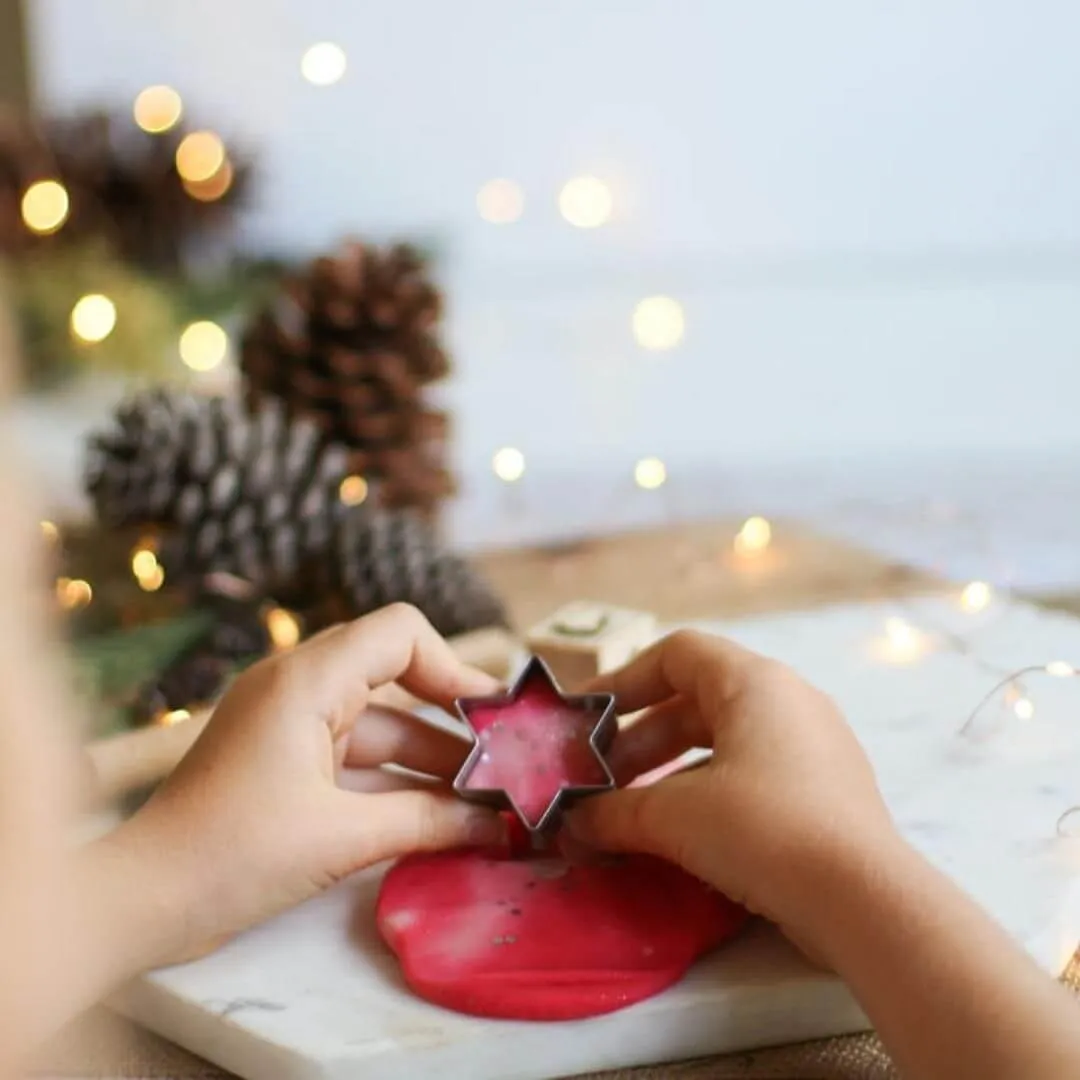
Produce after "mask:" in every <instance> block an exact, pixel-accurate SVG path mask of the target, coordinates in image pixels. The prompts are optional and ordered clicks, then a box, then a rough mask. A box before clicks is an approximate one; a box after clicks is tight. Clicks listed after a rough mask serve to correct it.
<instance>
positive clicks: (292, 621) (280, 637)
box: [266, 608, 300, 649]
mask: <svg viewBox="0 0 1080 1080" xmlns="http://www.w3.org/2000/svg"><path fill="white" fill-rule="evenodd" d="M266 631H267V633H268V634H269V635H270V641H271V642H272V643H273V646H274V648H275V649H291V648H292V647H293V646H294V645H295V644H296V643H297V642H298V641H299V640H300V623H299V622H298V621H297V619H296V616H295V615H293V613H292V612H291V611H286V610H285V609H284V608H271V609H270V610H269V611H268V612H267V613H266Z"/></svg>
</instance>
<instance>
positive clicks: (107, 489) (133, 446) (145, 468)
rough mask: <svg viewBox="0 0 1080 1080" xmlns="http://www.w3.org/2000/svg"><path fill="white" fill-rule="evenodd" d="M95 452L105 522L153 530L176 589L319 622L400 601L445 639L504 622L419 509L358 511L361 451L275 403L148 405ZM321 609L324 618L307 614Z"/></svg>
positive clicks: (93, 478)
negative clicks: (252, 406) (208, 582)
mask: <svg viewBox="0 0 1080 1080" xmlns="http://www.w3.org/2000/svg"><path fill="white" fill-rule="evenodd" d="M116 421H117V424H116V428H115V429H114V430H112V431H109V432H105V433H101V434H98V435H96V436H94V437H93V438H92V439H91V440H90V443H89V447H88V462H87V471H86V485H87V490H88V492H89V494H90V497H91V499H92V501H93V504H94V506H95V509H96V511H97V514H98V517H99V518H100V520H101V521H102V523H103V524H105V525H108V526H111V527H118V526H123V525H132V524H135V525H140V526H156V527H158V528H159V529H161V530H162V536H161V541H160V547H159V552H158V558H159V560H160V562H161V564H162V566H163V567H164V569H165V572H166V574H167V575H168V576H169V578H170V579H176V578H179V579H180V580H187V579H189V578H193V577H200V576H202V575H205V574H208V573H214V572H225V573H228V574H232V575H235V576H236V577H239V578H243V579H244V580H246V581H248V582H250V583H251V584H252V585H253V586H255V587H256V588H257V589H258V590H259V591H260V592H262V593H263V594H266V595H270V596H273V597H274V598H275V599H276V600H278V601H279V602H280V603H283V604H285V605H286V606H288V607H293V608H296V609H297V610H299V611H301V612H303V613H304V614H305V618H306V621H307V622H308V623H309V625H312V624H313V625H314V626H315V627H317V626H319V625H325V624H326V623H327V622H329V621H333V620H336V619H340V618H347V617H351V616H356V615H362V614H364V613H366V612H368V611H371V610H373V609H375V608H377V607H381V606H383V605H384V604H387V603H391V602H393V601H397V600H403V601H407V602H410V603H413V604H415V605H416V606H417V607H419V608H420V609H421V610H422V611H424V612H425V614H427V616H428V617H429V618H430V619H431V621H432V622H433V623H434V625H435V626H436V628H437V629H438V630H440V631H441V632H442V633H444V634H452V633H458V632H462V631H464V630H469V629H477V628H479V627H483V626H490V625H497V624H505V621H506V618H505V612H504V611H503V609H502V606H501V605H500V604H499V602H498V600H497V599H496V598H495V597H494V595H493V594H492V593H491V591H490V589H489V588H488V587H487V585H486V584H484V583H483V582H482V581H481V580H480V579H479V578H478V577H477V576H476V575H475V573H474V572H473V571H472V570H471V569H470V568H469V567H468V565H467V564H466V563H464V562H462V561H461V560H460V559H458V558H456V557H455V556H452V555H448V554H446V553H444V552H442V551H441V550H440V548H439V545H438V541H437V539H436V536H435V532H434V530H433V528H432V526H431V524H430V523H429V522H427V521H425V520H423V519H422V518H421V517H420V516H419V515H417V514H414V513H411V512H409V511H391V510H380V509H376V508H373V507H371V506H370V505H369V503H370V500H368V501H365V502H364V503H363V504H362V505H355V506H350V505H347V504H346V502H344V501H343V500H342V481H343V480H344V479H345V478H346V477H349V476H350V475H355V473H354V466H353V460H352V455H351V454H350V453H349V452H348V451H347V450H345V449H344V448H343V447H340V446H336V445H332V444H326V443H325V442H324V441H323V440H322V439H321V438H320V435H319V432H318V431H317V429H316V427H315V425H314V424H313V423H312V422H310V421H307V420H302V419H300V420H293V421H290V420H289V419H288V418H287V416H286V414H285V412H284V410H283V409H282V408H281V407H280V406H275V405H273V404H269V405H266V406H264V407H263V408H261V409H260V410H259V411H258V412H257V413H255V414H253V415H251V414H248V413H247V412H246V411H245V409H244V408H243V407H242V406H241V405H240V404H239V403H238V402H236V401H233V400H229V399H223V398H196V397H184V396H173V395H170V394H168V393H166V392H163V391H156V392H151V393H148V394H143V395H139V396H137V397H135V398H133V399H132V400H131V401H129V402H128V403H126V404H125V405H123V406H122V407H121V408H120V409H119V410H118V411H117V414H116ZM311 612H314V614H310V613H311Z"/></svg>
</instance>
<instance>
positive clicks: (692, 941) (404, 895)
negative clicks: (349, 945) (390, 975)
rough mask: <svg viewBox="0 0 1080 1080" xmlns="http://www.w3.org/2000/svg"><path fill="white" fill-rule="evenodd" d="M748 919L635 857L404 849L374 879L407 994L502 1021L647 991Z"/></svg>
mask: <svg viewBox="0 0 1080 1080" xmlns="http://www.w3.org/2000/svg"><path fill="white" fill-rule="evenodd" d="M746 917H747V915H746V912H745V911H744V910H743V909H742V908H741V907H739V906H738V905H736V904H734V903H732V902H731V901H730V900H727V899H726V898H725V897H723V896H721V895H720V894H719V893H717V892H716V891H715V890H713V889H711V888H709V887H708V886H706V885H704V884H703V883H702V882H700V881H699V880H698V879H697V878H694V877H691V876H690V875H689V874H686V873H684V872H683V871H682V870H680V869H679V868H678V867H676V866H674V865H672V864H670V863H667V862H664V861H662V860H660V859H655V858H652V857H651V856H647V855H630V856H621V857H617V858H612V859H610V860H607V861H605V862H602V863H590V864H588V865H576V864H575V865H572V864H569V863H567V862H565V861H563V860H562V859H557V858H556V859H545V858H538V857H534V858H528V859H520V858H500V857H497V856H492V855H489V854H487V853H485V852H481V851H456V852H444V853H441V854H436V855H413V856H409V857H408V858H405V859H403V860H401V861H400V862H399V863H398V864H397V865H396V866H394V867H393V868H392V869H391V870H390V872H389V873H388V874H387V875H386V878H385V879H384V881H383V885H382V890H381V892H380V894H379V900H378V905H377V908H376V918H377V921H378V927H379V932H380V933H381V934H382V937H383V939H384V940H385V941H386V943H387V944H388V945H389V946H390V948H391V949H392V950H393V951H394V953H395V954H396V955H397V958H398V960H399V962H400V964H401V970H402V972H403V974H404V976H405V981H406V982H407V983H408V985H409V987H410V988H411V989H412V990H413V991H414V992H415V993H416V994H418V995H419V996H420V997H423V998H425V999H427V1000H428V1001H431V1002H434V1003H435V1004H437V1005H442V1006H444V1007H445V1008H448V1009H454V1010H456V1011H458V1012H463V1013H471V1014H473V1015H476V1016H487V1017H495V1018H504V1019H514V1020H573V1019H580V1018H582V1017H587V1016H598V1015H600V1014H602V1013H608V1012H613V1011H615V1010H616V1009H621V1008H624V1007H625V1006H627V1005H632V1004H633V1003H634V1002H637V1001H641V1000H643V999H644V998H647V997H652V996H653V995H654V994H657V993H659V992H660V991H661V990H664V989H665V988H666V987H668V986H670V985H671V984H672V983H675V982H677V981H678V980H679V979H680V978H681V977H682V975H683V974H684V973H685V972H686V970H687V968H689V967H690V965H691V964H692V963H693V962H694V960H696V959H697V958H698V957H699V956H700V955H701V954H703V953H705V952H707V951H708V950H709V949H712V948H713V947H714V946H716V945H718V944H719V943H720V942H722V941H724V940H725V939H727V938H729V937H731V936H732V935H733V934H735V933H736V931H738V929H739V928H740V927H741V926H742V924H743V923H744V921H745V920H746Z"/></svg>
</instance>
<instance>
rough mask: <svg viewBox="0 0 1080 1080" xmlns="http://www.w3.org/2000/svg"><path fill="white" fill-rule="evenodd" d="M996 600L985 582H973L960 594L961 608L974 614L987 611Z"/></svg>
mask: <svg viewBox="0 0 1080 1080" xmlns="http://www.w3.org/2000/svg"><path fill="white" fill-rule="evenodd" d="M993 598H994V591H993V589H991V588H990V586H989V585H987V583H986V582H985V581H971V582H968V584H967V585H965V586H964V588H963V590H962V591H961V593H960V606H961V607H962V608H963V609H964V611H967V612H970V613H972V614H974V613H975V612H978V611H985V610H986V608H988V607H989V606H990V601H991V600H993Z"/></svg>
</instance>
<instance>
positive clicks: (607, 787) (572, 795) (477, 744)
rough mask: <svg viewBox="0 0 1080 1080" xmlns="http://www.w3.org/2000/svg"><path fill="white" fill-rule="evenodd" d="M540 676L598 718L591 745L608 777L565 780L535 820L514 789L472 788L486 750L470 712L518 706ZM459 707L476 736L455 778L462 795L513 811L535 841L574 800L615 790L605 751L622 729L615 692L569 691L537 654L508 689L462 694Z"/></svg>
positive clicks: (563, 697)
mask: <svg viewBox="0 0 1080 1080" xmlns="http://www.w3.org/2000/svg"><path fill="white" fill-rule="evenodd" d="M537 679H541V680H543V681H544V683H546V685H547V687H548V688H550V689H551V690H552V691H554V693H555V696H556V697H558V698H559V700H560V701H561V702H562V703H563V704H564V705H565V706H566V707H567V708H569V709H571V710H573V711H575V712H579V713H582V714H590V713H591V714H594V715H595V716H596V717H597V720H596V722H595V724H594V725H593V728H592V730H591V731H590V733H589V737H588V745H589V748H590V750H591V751H592V754H593V757H594V758H595V759H596V764H597V765H599V768H600V771H601V772H602V775H603V777H604V779H603V781H602V782H601V783H596V784H566V785H562V784H560V785H559V787H558V789H557V790H556V791H555V793H554V795H553V796H552V798H551V801H550V802H549V803H548V805H547V807H546V809H545V810H544V811H543V813H542V814H541V815H540V817H539V819H538V820H535V821H530V820H529V816H528V815H527V814H526V813H524V812H523V811H522V809H521V807H520V806H518V804H517V802H515V800H514V797H513V795H512V794H511V792H510V791H508V790H507V789H506V788H503V787H498V788H474V787H469V786H468V783H469V779H470V777H471V776H472V774H473V772H474V771H475V769H476V767H477V766H478V765H479V764H480V762H481V757H482V755H483V754H485V753H486V750H485V747H484V745H483V742H482V740H481V732H480V731H479V730H477V728H476V727H475V726H474V724H473V722H472V720H471V719H470V715H469V714H470V712H472V711H474V710H478V709H498V708H501V707H510V706H512V705H514V704H516V703H517V702H518V701H519V700H521V698H522V696H523V694H524V692H525V690H526V688H527V687H528V686H529V685H530V683H532V682H533V681H534V680H537ZM454 706H455V708H456V709H457V712H458V715H459V716H460V718H461V720H462V721H463V722H464V724H465V725H466V727H468V729H469V732H470V733H471V734H472V736H473V748H472V750H471V751H470V752H469V756H468V757H467V758H466V759H465V763H464V764H463V765H462V766H461V768H460V769H459V770H458V773H457V776H455V777H454V784H453V787H454V791H455V792H457V794H458V795H459V796H461V798H463V799H467V800H468V801H470V802H475V803H481V804H483V805H485V806H491V807H494V808H495V809H498V810H511V811H513V813H514V814H515V816H516V817H517V818H518V820H519V821H520V822H521V823H522V824H523V825H524V826H525V828H526V829H527V830H528V832H529V833H530V834H531V835H532V837H533V839H534V840H537V839H539V838H541V837H542V836H543V835H544V834H546V833H547V832H548V831H549V830H550V829H551V828H552V826H554V825H555V824H556V822H557V820H558V818H559V816H560V814H561V812H562V811H563V810H564V809H566V808H567V807H568V806H569V805H570V804H572V803H573V802H574V801H576V800H578V799H581V798H585V797H587V796H589V795H599V794H600V793H601V792H604V791H612V790H613V789H614V788H615V777H614V776H613V775H612V772H611V768H610V767H609V765H608V763H607V761H606V760H605V759H604V753H605V751H606V750H607V749H608V747H610V745H611V742H612V740H613V739H614V738H615V735H616V734H617V732H618V720H617V718H616V715H615V695H614V694H565V693H563V691H562V688H561V687H560V686H559V684H558V683H557V682H556V681H555V677H554V676H553V675H552V674H551V671H550V669H549V668H548V666H547V664H545V663H544V661H543V660H541V659H540V657H538V656H532V657H530V658H529V660H528V662H527V663H526V665H525V667H524V668H523V669H522V671H521V674H520V675H518V677H517V679H516V680H515V682H514V684H513V685H512V686H511V687H510V689H509V690H507V691H506V692H505V693H502V694H492V695H490V696H487V697H472V698H458V699H457V700H456V701H455V702H454Z"/></svg>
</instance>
